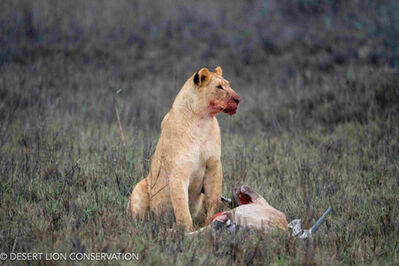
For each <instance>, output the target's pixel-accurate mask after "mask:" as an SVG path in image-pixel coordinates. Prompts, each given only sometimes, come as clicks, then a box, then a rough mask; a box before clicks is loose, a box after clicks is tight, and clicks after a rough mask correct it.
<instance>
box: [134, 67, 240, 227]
mask: <svg viewBox="0 0 399 266" xmlns="http://www.w3.org/2000/svg"><path fill="white" fill-rule="evenodd" d="M240 100H241V99H240V97H239V96H238V94H237V93H236V92H235V91H234V90H233V89H232V88H231V87H230V84H229V82H228V81H227V80H225V79H224V78H223V77H222V68H221V67H219V66H218V67H217V68H216V69H215V72H210V71H209V70H208V69H207V68H202V69H201V70H200V71H198V72H197V73H195V74H193V75H192V76H191V77H190V78H189V79H188V80H187V81H186V82H185V84H184V85H183V88H182V89H181V90H180V92H179V93H178V95H177V96H176V99H175V101H174V103H173V106H172V109H170V111H169V112H168V113H167V114H166V115H165V117H164V118H163V120H162V123H161V130H162V132H161V135H160V138H159V141H158V144H157V147H156V149H155V152H154V155H153V157H152V161H151V168H150V172H149V174H148V176H147V177H146V178H144V179H143V180H141V181H140V182H139V183H138V184H137V185H136V186H135V187H134V189H133V192H132V195H131V198H130V208H131V212H132V215H133V217H138V218H144V217H145V216H146V214H147V213H148V211H152V212H153V213H155V214H157V215H160V214H162V213H164V212H166V211H171V210H172V209H173V211H174V214H175V218H176V223H177V225H180V226H183V227H184V228H185V230H186V231H192V230H193V221H194V223H195V224H199V223H203V222H204V219H205V221H207V223H209V222H210V218H211V217H212V215H213V214H214V213H215V212H216V210H217V209H218V206H219V203H220V198H221V194H222V164H221V162H220V145H221V141H220V129H219V124H218V121H217V119H216V115H217V114H218V113H219V112H224V113H227V114H229V115H233V114H235V112H236V110H237V107H238V103H239V102H240Z"/></svg>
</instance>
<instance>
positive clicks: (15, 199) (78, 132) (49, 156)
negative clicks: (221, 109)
mask: <svg viewBox="0 0 399 266" xmlns="http://www.w3.org/2000/svg"><path fill="white" fill-rule="evenodd" d="M54 3H56V4H55V5H57V6H56V7H54V6H53V4H50V2H48V1H44V0H42V1H37V2H35V3H34V4H32V3H31V2H30V1H14V2H7V4H5V5H4V9H3V11H1V12H0V18H1V26H2V28H1V30H2V31H1V40H0V41H1V43H2V45H4V46H3V47H4V49H2V51H1V54H0V61H1V64H2V65H1V67H0V194H1V196H0V252H6V253H10V252H43V253H51V252H60V253H71V252H108V253H110V252H136V253H138V254H139V256H140V260H139V263H142V264H161V263H162V264H166V265H172V264H179V265H182V264H184V265H187V264H190V265H191V264H200V265H209V264H211V265H212V264H217V265H224V264H232V263H235V264H238V265H242V264H276V265H287V264H334V265H342V264H374V265H379V264H397V263H398V262H399V237H398V235H399V208H398V206H399V193H398V189H399V143H398V141H399V104H398V103H399V77H398V72H397V70H395V67H396V66H397V65H396V64H397V61H395V60H396V59H395V58H396V57H395V55H397V51H398V50H397V41H396V39H395V38H396V37H397V35H396V34H394V33H395V32H396V28H395V27H397V26H395V25H396V24H395V25H394V22H395V21H396V20H395V19H397V18H396V15H395V14H394V13H392V12H391V10H395V8H396V6H397V5H396V4H395V2H394V1H388V2H387V3H385V4H386V5H384V4H376V3H374V2H368V3H369V5H370V6H372V7H375V9H376V10H377V11H378V12H377V13H378V14H380V15H381V16H376V15H374V16H370V13H369V12H370V10H369V9H367V8H365V7H364V6H363V5H362V4H359V3H357V2H356V1H348V4H347V6H346V5H344V4H342V3H341V2H340V1H326V2H325V3H324V2H323V3H324V4H322V3H321V2H320V1H296V2H295V5H294V6H292V5H291V4H290V3H287V2H285V1H282V2H281V3H280V4H276V3H274V2H273V1H253V3H252V5H251V4H247V5H243V4H242V3H241V2H240V1H234V4H235V5H229V4H228V3H227V2H226V1H221V2H220V3H216V4H212V3H210V2H207V4H209V5H211V4H212V7H214V9H212V11H209V12H206V11H207V8H208V7H209V5H208V6H206V5H205V4H204V5H200V6H198V7H197V6H195V5H194V4H193V3H191V2H188V3H187V4H185V3H184V2H178V4H177V5H166V6H165V4H162V3H161V2H157V1H155V2H154V4H153V5H152V4H146V3H145V2H141V1H139V2H137V5H133V6H131V5H130V2H128V1H120V3H119V4H118V5H112V4H109V3H108V1H98V2H79V1H74V2H73V3H74V5H67V4H62V3H61V1H54ZM240 3H241V4H240ZM262 4H264V5H262ZM241 5H243V6H241ZM335 5H337V6H338V7H336V6H335ZM260 6H261V7H262V8H260ZM287 7H292V9H289V8H287ZM52 8H54V9H52ZM334 8H337V10H335V9H334ZM354 9H356V10H358V12H355V13H354V14H356V15H353V14H352V15H350V14H349V13H350V11H351V10H352V11H353V10H354ZM51 10H54V12H50V11H51ZM93 10H94V11H93ZM149 10H154V12H155V13H156V14H158V15H157V16H155V15H153V14H152V13H150V12H149ZM239 10H241V11H239ZM384 10H385V11H384ZM61 11H65V12H64V13H63V12H61ZM35 12H36V13H35ZM90 12H92V13H90ZM262 12H263V13H264V14H263V13H262ZM309 12H310V13H309ZM391 13H392V14H391ZM115 14H117V15H115ZM223 14H224V15H223ZM266 18H267V19H266ZM320 21H324V22H325V23H320ZM271 22H273V23H271ZM355 22H356V23H355ZM182 25H184V27H183V26H182ZM190 25H191V26H190ZM293 25H294V26H295V27H294V26H293ZM309 25H310V26H309ZM353 25H355V26H353ZM285 30H286V32H285ZM168 34H170V35H168ZM107 36H108V37H107ZM394 37H395V38H394ZM52 38H53V39H52ZM381 38H383V39H384V41H382V39H381ZM217 65H221V66H222V67H223V69H224V76H225V77H226V79H228V80H229V81H230V82H231V85H232V87H233V88H234V89H235V90H236V91H237V92H238V93H239V94H240V96H241V97H242V102H241V103H240V107H239V109H238V112H237V114H236V115H235V116H233V117H228V116H227V115H225V114H220V115H219V116H218V118H219V121H220V124H221V131H222V164H223V175H224V183H223V194H224V195H225V196H229V195H230V193H231V189H232V188H233V187H234V186H236V185H244V184H246V185H249V186H251V187H252V188H254V189H255V190H256V191H257V192H259V193H260V194H261V195H263V196H264V197H265V199H267V200H268V201H269V202H270V204H271V205H272V206H274V207H276V208H277V209H279V210H281V211H283V212H284V213H285V214H286V215H287V218H288V219H289V220H291V219H294V218H301V219H302V220H303V222H304V224H305V225H307V226H310V225H312V224H313V223H314V222H315V221H316V220H317V219H318V218H319V217H320V215H321V214H322V213H323V212H324V211H325V210H326V209H327V208H328V206H332V211H331V213H330V214H329V216H328V217H327V220H326V222H325V223H324V224H323V225H322V226H321V228H320V229H319V231H318V232H317V234H316V236H315V239H314V242H313V243H311V242H307V241H301V240H296V239H292V238H291V237H289V236H288V235H286V234H285V233H283V232H279V231H276V232H272V233H270V234H268V235H264V234H261V233H259V232H245V231H240V232H238V234H236V235H229V234H227V233H222V234H221V235H220V236H216V235H212V234H202V235H197V236H194V237H185V236H184V235H183V234H181V232H180V233H178V234H175V235H171V234H170V233H168V232H167V228H168V227H169V226H171V225H173V217H172V218H171V217H161V218H159V217H153V218H152V219H151V220H149V221H146V222H135V221H132V220H131V219H129V217H128V215H127V214H126V206H127V202H128V199H129V195H130V192H131V190H132V189H133V187H134V185H135V184H136V183H137V182H138V181H139V180H141V179H142V178H143V177H144V176H146V174H147V173H148V168H149V162H150V158H151V154H152V152H153V150H154V148H155V145H156V142H157V139H158V136H159V133H160V123H161V120H162V117H163V116H164V115H165V114H166V112H167V111H168V110H169V108H170V107H171V105H172V103H173V100H174V97H175V95H176V94H177V92H178V90H179V89H180V88H181V86H182V84H183V83H184V81H185V80H186V79H187V78H188V77H189V76H190V75H191V74H192V73H194V72H195V71H197V70H198V69H199V68H200V67H202V66H208V67H210V68H213V67H216V66H217ZM115 105H117V106H116V107H117V108H118V110H119V112H120V119H121V123H122V125H123V134H124V137H125V139H126V146H124V145H123V143H122V141H121V138H120V132H119V126H118V122H117V118H116V114H115ZM84 263H87V264H89V262H88V261H86V262H84ZM116 263H118V262H116Z"/></svg>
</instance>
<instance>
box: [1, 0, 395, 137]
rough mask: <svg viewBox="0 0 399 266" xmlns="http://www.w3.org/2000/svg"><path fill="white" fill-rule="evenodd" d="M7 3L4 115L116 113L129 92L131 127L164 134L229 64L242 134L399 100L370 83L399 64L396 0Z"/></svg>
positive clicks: (343, 116) (346, 116)
mask: <svg viewBox="0 0 399 266" xmlns="http://www.w3.org/2000/svg"><path fill="white" fill-rule="evenodd" d="M1 5H2V8H1V12H0V20H1V28H0V30H1V35H0V36H1V37H0V38H1V39H0V44H1V51H0V64H1V66H2V76H3V77H5V76H6V75H12V74H14V75H15V76H16V77H14V78H11V77H10V78H7V80H6V81H4V80H3V89H2V98H3V99H5V98H7V99H8V100H6V103H7V104H3V105H2V108H3V110H4V111H2V112H1V113H2V117H3V118H4V116H5V115H6V113H7V111H6V109H7V110H8V109H9V108H12V107H13V106H14V105H15V104H16V103H15V101H18V102H20V105H21V104H22V105H23V104H25V105H28V106H29V107H25V108H23V109H25V110H29V108H33V109H35V110H34V111H37V112H39V113H41V114H42V115H44V116H47V115H49V116H54V115H55V116H57V115H60V116H62V118H65V117H64V116H66V115H68V114H69V115H72V116H73V115H74V114H76V113H79V119H78V120H80V119H83V120H84V121H86V120H85V119H89V120H88V121H93V120H96V119H101V120H108V121H113V120H114V119H115V115H114V112H113V108H112V105H113V96H114V95H115V93H116V92H117V91H119V92H120V94H119V96H122V98H123V99H124V101H123V104H124V108H125V110H124V111H123V112H121V119H122V121H123V124H126V125H137V126H138V127H140V128H143V129H144V130H155V131H157V130H158V129H159V121H160V119H161V118H162V117H163V115H164V114H165V113H166V112H167V111H168V110H169V108H170V106H171V104H172V102H173V99H174V96H175V95H176V94H177V92H178V90H179V89H180V88H181V86H182V84H183V83H184V81H185V80H186V79H187V78H188V77H189V76H190V75H191V74H192V73H194V72H195V71H197V70H198V69H200V68H201V67H203V66H206V67H208V68H214V67H216V66H218V65H220V66H222V67H223V69H224V73H225V74H224V76H225V77H226V78H227V79H228V80H230V81H231V82H232V85H233V88H234V89H235V90H237V91H238V92H239V93H240V94H241V95H242V97H243V102H242V104H241V105H240V112H238V115H237V119H236V120H237V121H236V122H237V124H235V125H234V127H235V128H236V129H240V130H243V131H247V130H249V131H251V132H253V130H252V129H253V128H254V126H256V127H260V128H262V129H265V130H266V129H269V127H273V128H275V127H276V123H280V124H281V123H283V124H285V123H284V122H285V121H287V122H289V123H288V124H291V123H294V124H295V125H294V126H295V127H297V126H299V125H300V126H308V125H309V124H310V126H311V125H314V123H313V119H317V120H318V121H320V122H322V123H325V124H327V125H330V124H331V123H335V122H340V121H346V120H350V119H353V118H356V119H365V117H364V116H365V115H368V114H366V113H367V111H368V109H369V108H370V106H368V105H369V103H370V102H369V101H372V99H371V98H372V97H374V96H376V97H377V105H378V106H381V107H383V108H384V107H385V105H386V104H388V103H387V102H386V101H388V102H390V101H393V100H394V99H395V100H397V93H395V92H394V91H391V90H392V89H390V88H386V86H385V87H384V86H382V87H381V88H377V87H374V86H372V85H369V84H370V82H371V83H372V82H378V81H376V79H384V78H382V77H381V75H385V74H388V75H389V74H390V72H395V71H396V73H397V72H398V71H399V38H398V33H399V15H398V14H399V3H398V2H397V1H358V0H350V1H339V0H330V1H327V0H326V1H322V0H295V1H285V0H284V1H275V0H251V1H245V2H243V1H217V2H215V1H201V2H200V3H197V1H168V0H165V1H164V0H162V1H161V0H159V1H158V0H155V1H151V2H147V1H128V0H115V1H106V0H97V1H78V0H71V1H61V0H54V1H49V0H37V1H29V0H27V1H25V0H13V1H3V2H2V4H1ZM386 69H391V70H392V71H387V70H386ZM381 71H382V72H383V73H380V72H381ZM8 72H12V74H11V73H10V74H9V73H8ZM376 72H379V73H378V74H373V73H376ZM17 77H18V79H19V81H18V82H17V83H18V84H14V83H13V82H15V79H16V78H17ZM390 78H396V77H390ZM390 78H389V79H390ZM366 79H367V81H366ZM326 80H328V81H326ZM355 80H356V81H355ZM24 81H28V82H29V83H31V84H30V85H29V86H28V85H25V84H21V83H24ZM362 82H364V83H367V84H366V85H365V87H366V88H362V87H363V85H362V84H359V83H362ZM389 82H391V80H387V81H383V83H389ZM348 83H350V84H348ZM10 86H11V87H13V89H12V90H10V91H9V90H6V88H7V87H10ZM369 87H373V88H370V89H369ZM349 88H352V90H351V89H349ZM362 90H364V91H362ZM360 91H361V92H360ZM10 93H11V94H12V95H11V96H10V95H9V94H10ZM357 93H359V95H357ZM375 94H377V95H375ZM391 94H393V95H391ZM355 95H356V96H355ZM370 97H371V98H370ZM392 97H394V98H392ZM395 97H396V98H395ZM13 101H14V102H13ZM40 103H42V104H40ZM32 105H33V106H32ZM354 105H356V106H354ZM45 106H47V107H48V106H50V107H53V108H55V107H56V106H57V110H63V112H60V113H58V112H55V113H54V112H53V111H51V112H49V111H48V110H49V108H46V107H45ZM37 108H39V109H40V108H42V109H40V110H37ZM19 109H21V108H19ZM50 109H51V108H50ZM30 111H32V110H29V112H30ZM243 117H245V119H243ZM60 118H61V117H58V119H60ZM222 119H223V118H222ZM75 120H76V117H75ZM280 120H281V121H280ZM309 120H310V121H309Z"/></svg>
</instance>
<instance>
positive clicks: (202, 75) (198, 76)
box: [193, 67, 210, 86]
mask: <svg viewBox="0 0 399 266" xmlns="http://www.w3.org/2000/svg"><path fill="white" fill-rule="evenodd" d="M209 79H210V74H209V70H208V69H207V68H206V67H204V68H201V70H200V71H198V72H197V73H195V75H194V80H193V81H194V84H195V85H198V86H201V85H205V84H206V83H208V81H209Z"/></svg>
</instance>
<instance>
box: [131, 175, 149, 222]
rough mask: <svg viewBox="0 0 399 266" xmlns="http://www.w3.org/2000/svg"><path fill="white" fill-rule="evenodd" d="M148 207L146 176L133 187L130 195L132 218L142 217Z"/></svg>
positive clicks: (144, 215)
mask: <svg viewBox="0 0 399 266" xmlns="http://www.w3.org/2000/svg"><path fill="white" fill-rule="evenodd" d="M149 208H150V199H149V194H148V187H147V178H144V179H143V180H141V181H140V182H139V183H137V184H136V186H135V187H134V189H133V192H132V195H131V196H130V210H131V213H132V216H133V218H140V219H144V218H145V217H146V215H147V213H148V210H149Z"/></svg>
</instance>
